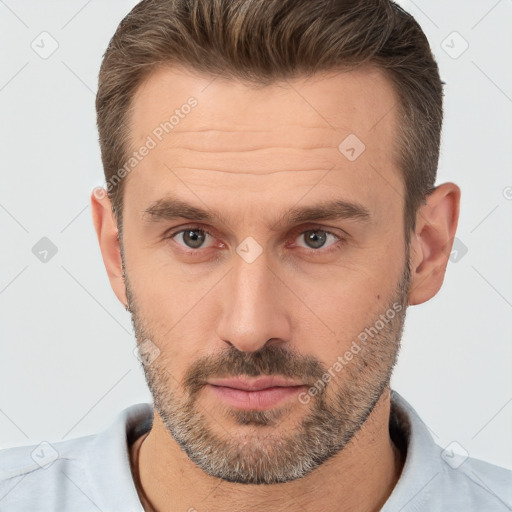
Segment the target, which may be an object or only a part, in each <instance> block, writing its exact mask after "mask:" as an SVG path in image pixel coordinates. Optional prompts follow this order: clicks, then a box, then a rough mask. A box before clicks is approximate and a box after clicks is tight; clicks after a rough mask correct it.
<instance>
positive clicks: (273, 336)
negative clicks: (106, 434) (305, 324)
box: [217, 253, 291, 352]
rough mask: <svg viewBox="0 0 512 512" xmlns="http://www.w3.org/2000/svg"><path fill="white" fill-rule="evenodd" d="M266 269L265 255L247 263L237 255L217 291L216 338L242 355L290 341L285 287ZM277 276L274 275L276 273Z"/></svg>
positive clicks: (267, 266) (270, 270)
mask: <svg viewBox="0 0 512 512" xmlns="http://www.w3.org/2000/svg"><path fill="white" fill-rule="evenodd" d="M274 272H275V271H274V270H273V269H271V268H269V265H268V261H267V258H266V255H265V253H263V254H261V255H260V256H259V257H258V258H257V259H256V260H255V261H253V262H252V263H248V262H247V261H244V260H243V259H242V258H241V257H238V255H237V256H236V257H235V258H234V266H233V268H232V270H231V271H230V272H229V273H228V275H227V276H226V279H225V280H224V282H223V285H222V288H221V290H222V291H221V294H222V297H221V304H222V308H221V311H222V314H221V315H220V317H219V320H218V324H217V335H218V337H219V339H221V340H223V341H224V342H226V343H228V344H231V345H233V346H234V347H236V348H237V349H238V350H241V351H244V352H255V351H257V350H259V349H261V348H262V347H263V346H264V345H265V344H266V343H267V342H268V343H274V344H283V343H286V342H287V341H288V340H289V339H290V334H291V322H290V320H291V317H290V315H289V314H288V302H287V301H289V300H290V297H287V296H286V287H284V286H283V284H282V283H281V282H280V280H279V279H278V278H277V277H276V275H275V274H274ZM276 273H277V272H276Z"/></svg>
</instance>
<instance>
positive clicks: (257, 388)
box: [206, 376, 308, 410]
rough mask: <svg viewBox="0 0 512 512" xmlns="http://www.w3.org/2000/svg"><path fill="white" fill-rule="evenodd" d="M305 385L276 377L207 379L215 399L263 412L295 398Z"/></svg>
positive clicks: (305, 387)
mask: <svg viewBox="0 0 512 512" xmlns="http://www.w3.org/2000/svg"><path fill="white" fill-rule="evenodd" d="M307 387H308V386H307V384H304V383H303V382H297V381H293V380H291V379H285V378H283V377H277V376H265V377H257V378H248V377H236V378H229V379H209V380H208V381H207V386H206V388H208V389H209V390H210V391H211V392H212V393H213V394H214V395H215V396H216V398H217V399H220V400H221V401H222V402H224V403H225V404H227V405H230V406H232V407H236V408H238V409H252V410H265V409H270V408H272V407H275V406H277V405H278V404H280V403H282V402H284V401H285V400H290V399H292V398H294V397H295V398H297V395H298V394H299V393H300V392H301V391H304V390H305V389H307Z"/></svg>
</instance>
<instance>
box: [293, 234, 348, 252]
mask: <svg viewBox="0 0 512 512" xmlns="http://www.w3.org/2000/svg"><path fill="white" fill-rule="evenodd" d="M301 238H302V239H303V240H304V242H305V244H306V246H305V248H306V249H310V250H311V251H312V252H318V250H319V249H323V248H324V247H330V246H331V245H333V244H334V243H336V242H337V241H339V240H343V239H342V238H341V237H340V236H338V235H335V234H334V233H331V232H330V231H326V230H325V229H310V230H308V231H303V232H302V233H301V234H300V235H299V236H298V239H299V240H300V239H301ZM329 239H331V240H333V242H332V243H331V244H329V245H326V244H327V242H328V240H329ZM299 247H304V246H300V245H299Z"/></svg>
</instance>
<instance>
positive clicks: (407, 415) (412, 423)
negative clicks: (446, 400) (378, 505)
mask: <svg viewBox="0 0 512 512" xmlns="http://www.w3.org/2000/svg"><path fill="white" fill-rule="evenodd" d="M392 432H394V433H395V437H397V438H398V437H401V439H402V442H403V444H404V445H405V450H406V458H405V464H404V467H403V469H402V474H401V476H400V478H399V480H398V482H397V485H396V487H395V489H394V490H393V492H392V494H391V496H390V498H389V500H388V502H386V506H385V507H384V508H383V511H385V512H392V511H394V510H403V512H407V510H411V511H412V510H414V511H417V512H419V511H430V510H436V511H437V512H448V511H450V512H451V511H460V510H463V511H464V512H477V511H482V510H485V511H486V512H502V511H503V512H505V511H509V512H510V511H512V471H510V470H508V469H506V468H502V467H500V466H496V465H494V464H491V463H489V462H485V461H483V460H479V459H476V458H472V457H469V456H468V455H469V454H467V453H466V454H465V455H459V454H458V453H457V444H456V443H453V445H452V444H450V445H448V446H447V447H446V448H444V449H443V448H442V447H441V446H439V445H438V444H436V442H435V441H434V439H433V437H432V435H431V433H430V430H429V428H428V426H427V425H426V424H425V423H424V422H423V420H422V419H421V418H420V417H419V415H418V413H417V412H416V411H415V410H414V409H413V407H412V406H411V405H410V404H409V403H408V402H407V401H406V400H405V399H404V398H403V397H402V396H401V395H399V394H398V393H397V392H396V391H393V392H392V414H391V418H390V433H392ZM452 448H455V450H454V449H452ZM458 448H459V451H460V452H461V453H462V451H463V450H461V449H460V448H461V447H460V446H459V447H458Z"/></svg>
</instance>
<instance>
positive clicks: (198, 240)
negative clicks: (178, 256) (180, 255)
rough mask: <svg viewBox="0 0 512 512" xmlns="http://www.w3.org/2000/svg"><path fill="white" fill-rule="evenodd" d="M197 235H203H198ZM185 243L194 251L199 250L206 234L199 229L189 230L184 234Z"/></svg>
mask: <svg viewBox="0 0 512 512" xmlns="http://www.w3.org/2000/svg"><path fill="white" fill-rule="evenodd" d="M196 233H201V234H200V235H197V234H196ZM183 241H184V242H185V243H186V244H187V245H188V246H190V247H192V248H193V249H197V248H198V247H201V245H202V243H203V242H204V233H203V232H202V231H201V230H199V229H189V230H188V231H185V232H184V233H183Z"/></svg>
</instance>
